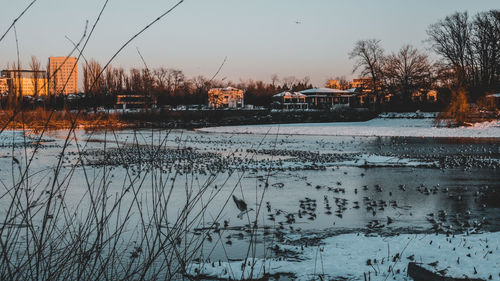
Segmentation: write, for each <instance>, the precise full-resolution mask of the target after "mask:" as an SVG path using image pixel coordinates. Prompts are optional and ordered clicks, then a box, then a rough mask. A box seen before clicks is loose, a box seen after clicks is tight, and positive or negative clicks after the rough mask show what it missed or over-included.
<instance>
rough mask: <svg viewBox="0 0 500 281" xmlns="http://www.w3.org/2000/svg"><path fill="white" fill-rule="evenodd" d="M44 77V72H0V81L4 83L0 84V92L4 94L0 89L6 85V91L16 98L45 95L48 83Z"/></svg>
mask: <svg viewBox="0 0 500 281" xmlns="http://www.w3.org/2000/svg"><path fill="white" fill-rule="evenodd" d="M46 75H47V73H46V72H45V71H33V70H17V69H7V70H2V80H4V81H5V82H0V92H6V91H2V88H3V87H5V86H1V85H4V83H6V84H7V91H8V92H9V93H14V94H15V95H16V96H36V95H38V96H40V95H42V96H43V95H47V93H48V82H47V76H46Z"/></svg>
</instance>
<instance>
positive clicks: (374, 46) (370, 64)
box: [349, 39, 384, 93]
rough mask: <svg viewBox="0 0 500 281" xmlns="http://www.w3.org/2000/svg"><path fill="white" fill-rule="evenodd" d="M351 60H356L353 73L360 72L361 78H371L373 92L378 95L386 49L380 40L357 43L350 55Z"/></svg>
mask: <svg viewBox="0 0 500 281" xmlns="http://www.w3.org/2000/svg"><path fill="white" fill-rule="evenodd" d="M349 59H356V62H355V63H354V68H353V71H352V72H353V73H355V72H356V71H358V70H360V74H361V76H369V77H370V78H371V79H372V90H373V92H374V93H377V91H378V85H379V83H380V81H381V78H382V66H383V61H384V49H382V47H381V46H380V40H377V39H367V40H360V41H358V42H356V44H355V45H354V48H353V49H352V51H351V52H350V53H349Z"/></svg>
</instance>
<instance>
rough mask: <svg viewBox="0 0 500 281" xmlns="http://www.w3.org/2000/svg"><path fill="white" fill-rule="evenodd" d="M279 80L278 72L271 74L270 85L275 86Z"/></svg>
mask: <svg viewBox="0 0 500 281" xmlns="http://www.w3.org/2000/svg"><path fill="white" fill-rule="evenodd" d="M279 81H280V79H279V77H278V74H273V75H271V85H272V86H273V87H276V84H277V83H278V82H279Z"/></svg>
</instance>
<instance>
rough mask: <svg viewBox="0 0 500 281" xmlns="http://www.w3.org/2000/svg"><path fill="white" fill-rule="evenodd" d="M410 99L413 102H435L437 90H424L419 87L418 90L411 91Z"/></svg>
mask: <svg viewBox="0 0 500 281" xmlns="http://www.w3.org/2000/svg"><path fill="white" fill-rule="evenodd" d="M411 100H412V101H413V102H421V103H422V102H429V103H433V102H437V91H436V90H430V91H426V90H424V89H420V90H419V91H413V92H412V93H411Z"/></svg>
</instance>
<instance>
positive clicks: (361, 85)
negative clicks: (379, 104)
mask: <svg viewBox="0 0 500 281" xmlns="http://www.w3.org/2000/svg"><path fill="white" fill-rule="evenodd" d="M351 88H356V89H359V90H361V91H362V92H372V91H373V79H372V78H369V77H362V78H354V79H352V81H351ZM376 89H377V90H378V91H380V90H382V82H380V81H378V82H377V88H376Z"/></svg>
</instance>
